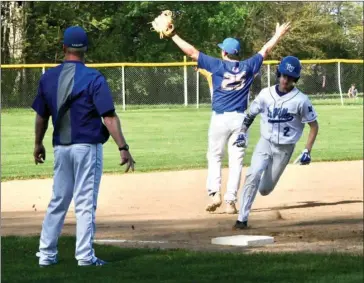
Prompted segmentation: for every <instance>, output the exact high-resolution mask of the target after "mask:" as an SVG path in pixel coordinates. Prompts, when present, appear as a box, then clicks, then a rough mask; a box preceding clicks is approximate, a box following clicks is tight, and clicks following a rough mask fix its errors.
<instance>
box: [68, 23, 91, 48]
mask: <svg viewBox="0 0 364 283" xmlns="http://www.w3.org/2000/svg"><path fill="white" fill-rule="evenodd" d="M63 44H64V45H65V46H67V47H72V48H83V47H86V46H87V45H88V39H87V34H86V32H85V30H84V29H83V28H81V27H77V26H73V27H69V28H67V29H66V30H65V32H64V36H63Z"/></svg>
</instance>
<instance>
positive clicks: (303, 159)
mask: <svg viewBox="0 0 364 283" xmlns="http://www.w3.org/2000/svg"><path fill="white" fill-rule="evenodd" d="M310 162H311V156H310V153H309V151H308V150H307V149H305V150H304V151H302V156H301V159H300V165H308V164H310Z"/></svg>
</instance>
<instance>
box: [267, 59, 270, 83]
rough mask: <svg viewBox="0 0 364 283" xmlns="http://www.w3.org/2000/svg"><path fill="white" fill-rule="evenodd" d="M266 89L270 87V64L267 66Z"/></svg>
mask: <svg viewBox="0 0 364 283" xmlns="http://www.w3.org/2000/svg"><path fill="white" fill-rule="evenodd" d="M267 68H268V69H267V76H268V87H270V64H268V65H267Z"/></svg>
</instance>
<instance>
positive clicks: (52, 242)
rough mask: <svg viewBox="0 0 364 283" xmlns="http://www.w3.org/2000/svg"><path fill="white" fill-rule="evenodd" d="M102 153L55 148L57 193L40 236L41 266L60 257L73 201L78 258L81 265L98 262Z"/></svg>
mask: <svg viewBox="0 0 364 283" xmlns="http://www.w3.org/2000/svg"><path fill="white" fill-rule="evenodd" d="M102 151H103V148H102V145H101V144H74V145H70V146H55V148H54V159H55V161H54V184H53V193H52V199H51V201H50V203H49V206H48V209H47V213H46V216H45V218H44V221H43V226H42V233H41V236H40V244H39V253H38V256H39V264H44V263H46V262H47V261H52V260H54V259H55V258H56V257H57V253H58V251H57V242H58V238H59V236H60V234H61V230H62V227H63V223H64V219H65V216H66V213H67V211H68V207H69V205H70V203H71V200H72V198H74V202H75V214H76V220H77V226H76V253H75V257H76V259H77V260H78V263H79V265H82V264H86V265H87V264H90V263H92V262H94V261H95V259H96V256H95V252H94V250H93V248H92V242H93V238H94V234H95V212H96V206H97V197H98V192H99V185H100V181H101V175H102Z"/></svg>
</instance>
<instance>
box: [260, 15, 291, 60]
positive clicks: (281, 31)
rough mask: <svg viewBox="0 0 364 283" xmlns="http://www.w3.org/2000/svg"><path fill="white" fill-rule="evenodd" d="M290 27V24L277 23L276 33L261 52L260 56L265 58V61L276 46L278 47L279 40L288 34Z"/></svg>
mask: <svg viewBox="0 0 364 283" xmlns="http://www.w3.org/2000/svg"><path fill="white" fill-rule="evenodd" d="M290 27H291V26H290V23H289V22H288V23H284V24H283V25H279V23H277V26H276V33H275V34H274V36H273V37H272V38H271V39H270V40H269V41H268V42H267V43H266V44H265V45H264V46H263V48H262V49H261V50H260V51H259V54H261V55H262V56H263V59H265V58H266V57H267V56H268V54H269V52H270V51H271V50H272V49H273V48H274V46H276V45H277V43H278V42H279V40H280V39H281V38H282V37H283V36H284V35H285V34H286V33H287V31H288V30H289V29H290Z"/></svg>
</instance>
